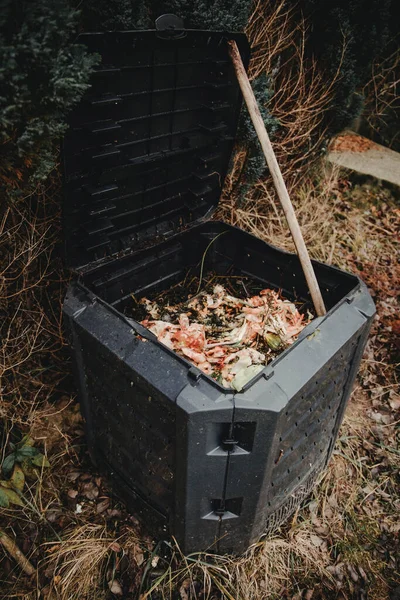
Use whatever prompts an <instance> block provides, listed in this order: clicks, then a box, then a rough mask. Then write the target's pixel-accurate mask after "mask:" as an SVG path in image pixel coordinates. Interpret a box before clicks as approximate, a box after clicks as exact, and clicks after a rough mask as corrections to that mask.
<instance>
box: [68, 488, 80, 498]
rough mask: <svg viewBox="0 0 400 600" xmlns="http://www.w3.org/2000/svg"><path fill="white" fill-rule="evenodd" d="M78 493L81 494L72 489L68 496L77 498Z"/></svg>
mask: <svg viewBox="0 0 400 600" xmlns="http://www.w3.org/2000/svg"><path fill="white" fill-rule="evenodd" d="M78 493H79V492H78V490H72V489H71V490H68V496H69V497H70V498H76V497H77V495H78Z"/></svg>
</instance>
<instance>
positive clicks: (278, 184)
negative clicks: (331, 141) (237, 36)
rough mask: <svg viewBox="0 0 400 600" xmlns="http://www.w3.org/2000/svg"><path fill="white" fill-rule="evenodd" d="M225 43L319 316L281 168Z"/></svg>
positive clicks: (233, 47)
mask: <svg viewBox="0 0 400 600" xmlns="http://www.w3.org/2000/svg"><path fill="white" fill-rule="evenodd" d="M228 47H229V55H230V57H231V59H232V63H233V67H234V69H235V73H236V77H237V79H238V82H239V86H240V89H241V90H242V94H243V98H244V100H245V102H246V105H247V109H248V111H249V114H250V118H251V120H252V122H253V125H254V128H255V130H256V133H257V136H258V139H259V140H260V144H261V147H262V149H263V152H264V156H265V160H266V161H267V165H268V168H269V170H270V173H271V175H272V179H273V181H274V185H275V189H276V191H277V194H278V197H279V200H280V203H281V205H282V208H283V211H284V213H285V216H286V220H287V223H288V225H289V229H290V233H291V234H292V238H293V241H294V244H295V246H296V250H297V254H298V257H299V259H300V263H301V266H302V269H303V272H304V276H305V278H306V281H307V285H308V289H309V290H310V294H311V298H312V301H313V303H314V308H315V311H316V313H317V315H318V316H319V317H322V316H323V315H325V314H326V308H325V305H324V301H323V299H322V295H321V290H320V288H319V285H318V281H317V278H316V276H315V272H314V268H313V266H312V264H311V260H310V255H309V254H308V250H307V248H306V245H305V243H304V238H303V234H302V233H301V229H300V226H299V223H298V221H297V217H296V213H295V211H294V208H293V204H292V202H291V200H290V197H289V194H288V191H287V188H286V185H285V182H284V180H283V177H282V172H281V170H280V168H279V165H278V161H277V160H276V156H275V152H274V150H273V148H272V144H271V141H270V139H269V136H268V133H267V130H266V128H265V124H264V121H263V118H262V116H261V113H260V110H259V108H258V104H257V100H256V98H255V96H254V93H253V89H252V87H251V85H250V81H249V78H248V77H247V73H246V69H245V68H244V65H243V62H242V58H241V56H240V52H239V49H238V47H237V44H236V42H235V40H228Z"/></svg>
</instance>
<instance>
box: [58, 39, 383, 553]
mask: <svg viewBox="0 0 400 600" xmlns="http://www.w3.org/2000/svg"><path fill="white" fill-rule="evenodd" d="M227 39H235V40H236V41H237V43H238V46H239V49H240V51H241V54H242V56H243V60H244V62H245V63H247V62H248V57H249V49H248V44H247V41H246V38H245V36H244V35H241V34H227V33H216V32H212V33H210V32H204V31H182V32H171V35H168V32H159V31H146V32H124V33H105V34H87V35H83V36H81V37H80V41H81V42H82V43H85V44H87V46H88V47H89V49H90V50H91V51H96V52H98V53H99V54H101V56H102V63H101V66H100V67H99V68H98V69H97V71H96V72H95V73H94V75H93V80H92V87H91V89H90V91H89V92H88V93H87V95H86V97H85V98H84V100H83V101H82V102H81V104H80V105H79V106H78V108H77V109H76V110H75V112H74V114H73V116H72V118H71V128H70V130H69V131H68V133H67V135H66V137H65V144H64V164H65V203H64V231H65V239H66V254H67V259H68V262H69V265H70V267H71V268H72V269H73V270H74V271H75V273H76V278H75V279H74V281H73V282H72V283H71V285H70V287H69V290H68V293H67V296H66V299H65V303H64V314H65V317H66V325H67V330H68V333H69V336H70V340H71V345H72V350H73V358H74V365H75V371H76V380H77V384H78V389H79V398H80V402H81V406H82V411H83V414H84V417H85V420H86V432H87V440H88V444H89V448H90V451H91V455H92V457H93V459H94V460H95V461H96V463H97V465H98V467H99V468H101V469H103V470H104V471H105V472H106V473H108V474H109V476H110V478H111V479H112V480H113V482H114V485H115V490H117V491H118V493H119V494H120V495H121V496H123V497H124V498H125V500H126V502H127V505H128V507H129V509H130V510H131V511H132V512H133V513H134V514H135V515H137V516H138V517H139V518H141V519H142V520H144V522H145V523H146V525H147V526H148V527H149V529H150V530H151V531H153V532H154V533H155V535H158V536H166V535H167V534H173V535H174V536H175V537H176V538H177V540H178V542H179V543H180V545H181V548H182V550H183V551H184V552H191V551H196V550H205V549H207V548H212V549H213V550H215V551H220V552H225V551H229V552H230V551H233V552H239V551H242V550H244V549H245V548H246V547H247V546H248V545H249V544H250V543H251V542H253V541H255V540H257V538H259V536H260V535H262V534H264V533H266V532H270V531H272V530H274V529H276V528H277V527H278V526H279V525H280V524H281V523H283V522H284V521H285V519H286V518H287V517H288V516H289V515H290V514H291V513H292V512H293V511H294V510H295V508H296V507H297V506H298V505H299V503H300V502H301V501H302V500H303V499H304V498H305V497H306V496H307V494H309V492H310V490H311V489H312V487H313V485H314V483H315V481H316V479H317V477H318V475H319V473H320V472H321V471H322V470H323V469H324V468H325V466H326V465H327V462H328V460H329V457H330V455H331V453H332V449H333V446H334V443H335V439H336V436H337V432H338V428H339V426H340V423H341V420H342V417H343V412H344V410H345V406H346V402H347V400H348V398H349V395H350V392H351V388H352V385H353V382H354V378H355V376H356V373H357V369H358V366H359V362H360V359H361V355H362V352H363V348H364V346H365V343H366V339H367V335H368V330H369V327H370V324H371V320H372V318H373V315H374V311H375V309H374V304H373V302H372V300H371V298H370V296H369V294H368V292H367V289H366V287H365V285H364V284H363V283H362V282H361V281H360V280H359V279H358V278H357V277H354V276H353V275H350V274H348V273H345V272H343V271H340V270H338V269H336V268H333V267H330V266H326V265H324V264H321V263H318V262H314V267H315V271H316V275H317V278H318V281H319V284H320V286H321V289H322V293H323V297H324V301H325V303H326V306H327V309H328V313H327V315H326V316H325V317H323V318H321V319H316V320H314V321H313V322H312V323H311V324H310V325H309V326H308V327H307V328H306V329H304V330H303V332H302V334H301V335H300V337H299V339H298V340H297V341H296V342H295V343H294V344H293V345H292V346H291V347H290V348H289V349H288V350H286V351H285V352H283V353H282V354H281V355H280V356H279V357H278V358H277V359H276V360H274V361H273V362H271V363H270V364H269V365H268V366H266V367H265V368H264V369H263V371H261V373H259V374H258V375H257V376H256V377H255V378H254V379H253V380H251V381H250V382H249V383H248V384H247V385H246V387H245V388H244V389H243V390H242V391H241V392H234V390H231V389H225V388H223V387H222V386H220V385H219V384H218V383H217V382H216V381H214V380H213V379H211V378H210V377H208V376H207V375H205V374H204V373H202V372H201V371H199V370H198V369H197V368H195V367H194V366H193V365H192V364H190V363H189V362H187V361H186V360H185V359H184V358H181V357H180V356H178V355H176V354H175V353H174V352H172V351H170V350H169V349H168V348H167V347H165V346H163V345H162V344H160V343H159V342H158V341H157V339H156V337H155V336H154V335H152V334H151V333H150V332H149V331H148V330H147V329H145V328H144V327H143V326H141V325H140V324H139V323H138V322H136V321H134V320H133V319H132V318H129V317H127V316H126V314H125V313H126V307H127V306H128V305H129V303H130V302H131V301H132V294H133V295H134V297H135V298H137V299H138V298H140V297H143V296H145V295H146V296H151V295H152V294H155V293H157V292H159V291H161V290H165V289H167V288H169V287H170V286H171V285H172V284H175V283H177V282H178V281H181V280H183V279H184V278H185V276H186V274H187V272H188V269H189V268H192V269H196V268H197V269H198V268H199V265H200V263H201V261H202V258H203V257H204V256H205V262H204V265H203V266H204V269H205V270H213V271H215V272H216V273H220V274H226V273H230V274H232V273H234V274H236V275H240V276H246V277H251V278H253V279H255V280H258V281H259V282H262V284H263V285H265V287H269V288H274V289H281V290H282V291H283V293H284V295H286V296H287V297H289V298H297V299H298V300H299V299H300V300H302V301H303V302H305V303H309V305H310V306H311V304H310V297H309V293H308V291H307V286H306V283H305V279H304V276H303V273H302V270H301V267H300V264H299V260H298V258H297V257H296V256H295V255H292V254H288V253H286V252H283V251H282V250H279V249H277V248H275V247H273V246H270V245H268V244H266V243H264V242H262V241H261V240H259V239H257V238H256V237H254V236H252V235H250V234H248V233H246V232H244V231H241V230H240V229H237V228H235V227H231V226H229V225H226V224H224V223H222V222H217V221H209V220H207V218H208V217H209V216H211V215H212V212H213V209H215V207H216V206H217V204H218V201H219V197H220V193H221V187H222V185H223V181H224V177H225V175H226V172H227V168H228V163H229V160H230V155H231V151H232V148H233V144H234V140H235V134H236V127H237V120H238V114H239V110H240V106H241V98H240V92H239V88H238V85H237V82H236V79H235V75H234V71H233V68H232V66H231V64H230V60H229V57H228V51H227ZM221 232H225V234H224V235H221V236H219V237H218V238H217V235H218V234H219V233H221ZM211 240H215V241H214V243H213V244H212V245H211V246H210V247H209V250H208V252H207V253H206V255H204V252H205V250H206V248H207V247H208V246H209V244H210V241H211Z"/></svg>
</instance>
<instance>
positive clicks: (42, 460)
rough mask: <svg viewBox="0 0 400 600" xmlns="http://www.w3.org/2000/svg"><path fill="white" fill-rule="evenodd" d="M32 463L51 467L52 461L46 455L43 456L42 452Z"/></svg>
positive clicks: (37, 465)
mask: <svg viewBox="0 0 400 600" xmlns="http://www.w3.org/2000/svg"><path fill="white" fill-rule="evenodd" d="M32 464H33V465H35V466H36V467H50V463H49V461H48V460H47V458H46V456H43V454H40V453H39V454H37V455H36V456H34V457H33V458H32Z"/></svg>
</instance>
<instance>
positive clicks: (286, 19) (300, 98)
mask: <svg viewBox="0 0 400 600" xmlns="http://www.w3.org/2000/svg"><path fill="white" fill-rule="evenodd" d="M295 10H296V9H295V8H288V7H287V3H286V2H283V1H280V2H278V3H276V2H273V1H272V0H267V1H265V0H258V1H257V2H256V3H255V6H254V10H253V13H252V15H251V16H250V19H249V24H248V26H247V29H246V33H247V36H248V38H249V41H250V44H251V47H252V56H251V62H250V66H249V77H250V80H253V79H255V78H256V77H258V76H260V75H261V74H265V75H266V76H267V77H268V79H269V80H270V81H271V82H272V83H273V90H272V96H271V98H270V100H269V101H268V110H269V112H270V113H271V115H272V116H273V117H275V118H276V119H277V121H278V123H279V128H278V132H277V133H276V134H275V136H274V143H273V146H274V150H275V153H276V155H277V158H278V162H279V165H280V167H281V169H282V173H283V175H284V178H285V180H286V184H287V186H288V187H289V188H290V189H291V188H293V187H294V186H295V185H297V183H298V181H299V180H300V179H301V177H302V176H303V174H304V172H305V171H307V170H309V169H310V167H311V165H312V164H313V163H314V162H315V161H316V160H318V158H319V156H320V153H321V148H322V147H323V145H324V139H325V136H326V128H325V125H324V121H325V113H326V111H327V110H328V107H329V106H330V102H331V99H332V96H333V91H334V87H335V85H336V84H337V82H338V79H339V70H340V67H339V68H338V71H337V73H336V75H335V76H334V77H333V78H332V79H331V80H330V81H326V78H325V76H324V73H322V72H321V71H320V70H319V69H318V66H317V64H316V62H315V61H313V60H312V59H306V57H305V44H306V39H307V24H306V22H305V21H304V20H300V21H299V18H298V17H296V18H294V13H295ZM345 50H346V44H345V40H344V41H343V47H342V48H341V49H339V51H340V52H341V54H342V59H343V57H344V54H345ZM246 156H247V152H246V150H242V151H240V152H239V153H238V154H237V155H236V157H235V163H234V168H233V169H232V171H231V174H230V176H229V177H228V180H227V183H226V186H225V193H226V195H227V196H228V197H231V196H232V195H236V193H237V191H238V190H237V185H238V183H239V182H241V175H242V172H243V165H244V162H245V160H246Z"/></svg>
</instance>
